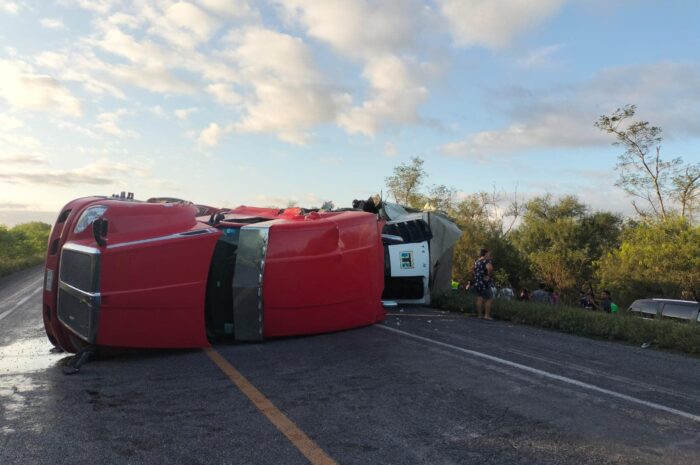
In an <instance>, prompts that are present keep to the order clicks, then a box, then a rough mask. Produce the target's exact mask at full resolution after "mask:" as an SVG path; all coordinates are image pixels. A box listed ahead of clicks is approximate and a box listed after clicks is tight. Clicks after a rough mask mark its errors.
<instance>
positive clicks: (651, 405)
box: [377, 325, 700, 422]
mask: <svg viewBox="0 0 700 465" xmlns="http://www.w3.org/2000/svg"><path fill="white" fill-rule="evenodd" d="M377 327H378V328H382V329H385V330H387V331H392V332H395V333H398V334H401V335H403V336H406V337H410V338H413V339H417V340H419V341H423V342H428V343H430V344H434V345H438V346H441V347H446V348H448V349H452V350H456V351H458V352H462V353H465V354H469V355H473V356H475V357H481V358H484V359H486V360H490V361H492V362H496V363H500V364H503V365H507V366H509V367H513V368H518V369H520V370H523V371H527V372H529V373H533V374H536V375H539V376H543V377H545V378H550V379H554V380H557V381H561V382H563V383H568V384H573V385H574V386H578V387H581V388H584V389H589V390H591V391H596V392H600V393H603V394H607V395H609V396H612V397H617V398H618V399H623V400H626V401H628V402H633V403H635V404H639V405H644V406H645V407H649V408H652V409H655V410H661V411H663V412H667V413H672V414H674V415H678V416H681V417H683V418H688V419H690V420H693V421H697V422H700V415H695V414H692V413H689V412H684V411H682V410H678V409H675V408H672V407H667V406H665V405H661V404H657V403H655V402H649V401H646V400H642V399H638V398H636V397H632V396H628V395H626V394H621V393H619V392H615V391H611V390H609V389H605V388H602V387H599V386H596V385H593V384H588V383H584V382H583V381H578V380H575V379H572V378H567V377H566V376H561V375H556V374H554V373H550V372H548V371H544V370H539V369H537V368H533V367H530V366H527V365H523V364H520V363H516V362H511V361H510V360H505V359H502V358H498V357H494V356H493V355H488V354H484V353H481V352H477V351H475V350H470V349H464V348H462V347H459V346H455V345H452V344H448V343H446V342H440V341H436V340H434V339H430V338H427V337H423V336H418V335H416V334H411V333H408V332H406V331H402V330H400V329H396V328H392V327H390V326H386V325H377Z"/></svg>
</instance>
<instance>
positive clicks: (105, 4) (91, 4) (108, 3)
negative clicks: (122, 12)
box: [74, 0, 121, 14]
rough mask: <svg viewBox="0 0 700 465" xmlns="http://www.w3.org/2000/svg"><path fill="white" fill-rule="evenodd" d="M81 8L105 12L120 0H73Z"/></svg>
mask: <svg viewBox="0 0 700 465" xmlns="http://www.w3.org/2000/svg"><path fill="white" fill-rule="evenodd" d="M74 1H75V3H77V4H78V6H80V7H81V8H84V9H86V10H90V11H94V12H96V13H102V14H104V13H107V12H109V11H110V10H111V9H112V8H114V7H115V6H117V5H118V4H120V3H121V0H74Z"/></svg>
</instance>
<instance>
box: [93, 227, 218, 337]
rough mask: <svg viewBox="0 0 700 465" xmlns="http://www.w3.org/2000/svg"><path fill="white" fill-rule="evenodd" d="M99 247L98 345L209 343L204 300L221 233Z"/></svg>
mask: <svg viewBox="0 0 700 465" xmlns="http://www.w3.org/2000/svg"><path fill="white" fill-rule="evenodd" d="M212 231H214V232H211V233H207V234H202V235H196V236H185V237H178V238H174V239H167V240H161V241H155V242H146V243H140V244H134V245H131V246H125V247H116V248H110V247H107V248H106V249H103V253H102V272H101V283H102V284H101V289H100V291H101V293H102V304H101V306H100V323H99V329H98V333H97V343H98V344H99V345H108V346H119V347H161V348H165V347H168V348H176V347H203V346H208V345H209V342H208V340H207V337H206V327H205V321H204V302H205V293H206V285H207V277H208V272H209V265H210V263H211V257H212V253H213V250H214V246H215V244H216V241H217V240H218V237H219V236H220V235H221V233H220V231H217V230H212Z"/></svg>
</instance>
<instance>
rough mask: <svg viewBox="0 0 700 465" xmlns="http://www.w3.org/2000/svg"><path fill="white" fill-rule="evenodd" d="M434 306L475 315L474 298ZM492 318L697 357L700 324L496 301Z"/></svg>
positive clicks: (453, 297)
mask: <svg viewBox="0 0 700 465" xmlns="http://www.w3.org/2000/svg"><path fill="white" fill-rule="evenodd" d="M433 306H435V307H436V308H441V309H444V310H450V311H457V312H462V313H474V312H475V307H474V297H473V296H471V295H468V294H464V293H456V292H451V293H446V294H440V295H437V296H435V297H434V299H433ZM492 315H493V317H494V318H496V319H499V320H505V321H512V322H513V323H518V324H525V325H531V326H539V327H542V328H549V329H554V330H557V331H562V332H566V333H571V334H576V335H579V336H588V337H594V338H599V339H608V340H613V341H623V342H627V343H630V344H635V345H639V344H642V343H645V342H648V343H651V344H652V345H653V346H655V347H658V348H661V349H669V350H677V351H680V352H685V353H688V354H700V325H698V324H688V323H680V322H675V321H669V320H664V321H657V320H645V319H642V318H639V317H636V316H633V315H629V314H627V313H624V312H620V313H612V314H611V313H604V312H594V311H590V310H585V309H582V308H576V307H567V306H559V307H552V306H551V305H546V304H538V303H534V302H519V301H507V300H496V301H495V302H494V305H493V311H492Z"/></svg>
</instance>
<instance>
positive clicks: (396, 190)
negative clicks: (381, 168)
mask: <svg viewBox="0 0 700 465" xmlns="http://www.w3.org/2000/svg"><path fill="white" fill-rule="evenodd" d="M426 177H427V174H426V173H425V170H423V160H422V159H420V158H418V157H412V158H411V160H410V162H408V163H401V164H400V165H399V166H395V167H394V174H393V175H391V176H388V177H387V178H385V180H384V181H385V182H386V186H387V188H388V190H389V195H391V196H392V197H393V198H394V200H395V201H396V203H398V204H401V205H406V206H411V207H415V208H421V207H422V206H423V205H420V203H421V201H422V200H424V196H423V195H421V194H420V188H421V186H422V185H423V182H424V181H425V178H426Z"/></svg>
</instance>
